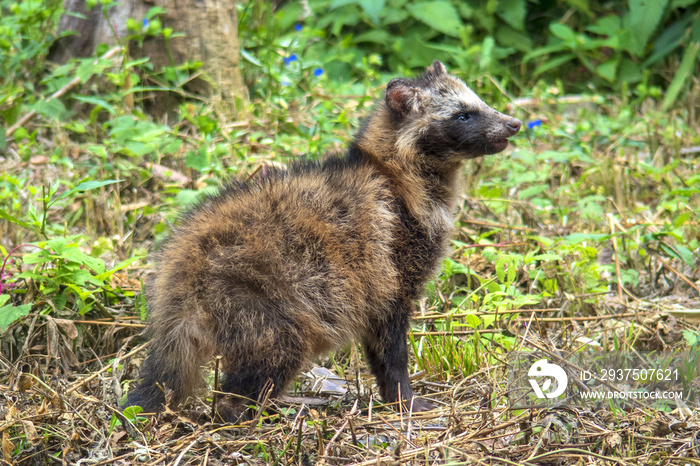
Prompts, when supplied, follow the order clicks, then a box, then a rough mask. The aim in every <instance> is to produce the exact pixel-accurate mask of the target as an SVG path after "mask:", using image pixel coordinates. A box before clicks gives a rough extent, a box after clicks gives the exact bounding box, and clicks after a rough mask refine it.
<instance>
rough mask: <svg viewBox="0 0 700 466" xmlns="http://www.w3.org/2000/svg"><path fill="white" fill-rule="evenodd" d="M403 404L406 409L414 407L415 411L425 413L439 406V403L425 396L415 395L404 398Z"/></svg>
mask: <svg viewBox="0 0 700 466" xmlns="http://www.w3.org/2000/svg"><path fill="white" fill-rule="evenodd" d="M402 404H403V408H404V409H405V410H406V411H410V410H411V409H412V410H413V412H414V413H424V412H426V411H432V410H433V409H435V408H437V405H436V404H435V403H433V402H432V401H428V400H426V399H424V398H418V397H417V396H414V397H413V398H412V399H410V400H404V401H403V403H402Z"/></svg>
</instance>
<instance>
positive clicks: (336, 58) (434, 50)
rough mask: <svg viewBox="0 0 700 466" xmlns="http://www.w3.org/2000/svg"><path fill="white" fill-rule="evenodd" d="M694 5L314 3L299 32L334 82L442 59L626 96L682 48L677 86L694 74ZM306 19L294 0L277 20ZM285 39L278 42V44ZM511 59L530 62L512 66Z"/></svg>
mask: <svg viewBox="0 0 700 466" xmlns="http://www.w3.org/2000/svg"><path fill="white" fill-rule="evenodd" d="M251 3H255V2H249V3H248V5H246V6H245V9H246V10H247V9H248V8H249V5H250V4H251ZM698 5H700V3H699V2H698V1H697V0H687V1H670V2H669V1H668V0H653V1H642V0H638V1H631V2H629V4H627V5H622V4H620V5H618V6H617V7H615V9H613V10H611V9H610V6H609V5H608V4H606V3H603V2H574V1H571V2H563V3H561V4H558V5H556V6H553V5H552V4H551V3H541V2H535V1H528V0H499V1H489V2H477V1H466V2H463V1H456V0H436V1H413V0H386V1H382V2H366V1H357V0H353V1H350V0H311V1H310V2H309V8H310V13H311V16H309V17H308V18H306V24H305V31H306V27H307V26H308V27H313V28H314V29H312V30H310V32H304V34H303V35H304V36H306V37H312V36H316V37H317V38H318V40H317V41H316V42H315V43H311V44H309V43H307V44H306V45H307V46H308V49H309V52H310V53H309V55H313V56H315V57H320V60H319V61H320V62H322V63H323V64H324V67H325V68H326V69H327V70H328V71H329V73H330V74H331V77H332V78H333V79H348V77H350V76H354V75H358V74H360V72H362V69H361V68H360V69H358V68H357V64H359V63H363V62H366V61H367V59H368V51H370V52H372V55H369V59H370V60H371V61H372V62H373V63H375V64H379V63H381V65H382V66H383V68H384V69H386V70H388V71H390V72H391V73H399V74H403V73H405V72H406V70H408V69H411V70H418V69H420V68H422V67H424V66H425V65H426V63H430V62H431V61H432V60H433V59H436V58H437V59H440V60H442V61H443V62H445V63H446V64H447V65H448V67H449V68H453V69H454V68H456V69H459V70H461V71H462V72H466V73H467V74H468V75H470V76H478V75H483V74H495V75H515V77H516V78H517V81H519V82H521V83H526V82H528V81H531V80H532V78H533V77H534V78H537V77H539V76H541V75H543V74H544V73H548V74H550V75H551V74H552V73H555V74H556V75H557V76H560V77H562V78H565V79H566V80H567V82H570V83H571V84H572V85H573V86H576V87H578V88H584V87H586V86H588V85H589V83H590V82H591V81H592V82H594V83H595V84H596V85H597V86H600V87H603V88H605V87H607V88H613V89H615V90H620V89H621V87H620V86H622V85H623V83H625V84H624V85H629V84H630V83H632V84H636V83H640V82H645V83H646V80H647V79H648V76H649V75H652V76H653V81H654V82H655V83H658V82H661V80H660V78H661V77H662V76H663V75H665V70H664V69H663V68H661V67H659V66H658V64H659V63H660V62H661V61H662V60H664V59H667V58H670V57H673V56H676V55H679V54H681V53H682V52H683V48H684V45H685V44H689V45H690V46H689V47H686V49H685V55H684V56H685V59H686V67H687V68H686V69H683V70H679V75H680V76H678V75H677V80H679V81H680V82H681V83H682V82H684V81H685V80H687V78H688V77H689V76H690V75H692V70H693V69H695V67H696V66H697V64H698V54H697V50H691V49H692V44H693V43H695V42H699V41H700V15H698V14H697V11H698V8H697V6H698ZM304 14H308V12H307V13H305V12H303V11H301V10H300V6H299V5H298V4H297V3H296V2H291V3H290V4H288V5H286V6H285V7H284V8H282V10H281V11H280V12H279V13H277V17H278V18H279V20H280V23H279V24H281V25H283V26H284V25H291V21H296V20H297V18H298V17H299V16H300V15H304ZM290 18H291V20H290ZM282 32H284V30H283V31H282ZM654 38H655V39H654ZM288 40H289V39H288V38H287V37H285V36H282V39H281V40H280V42H284V41H287V43H289V42H288ZM267 45H268V46H269V45H271V44H270V43H269V42H268V44H267ZM329 45H330V46H331V47H329ZM505 59H508V62H510V63H520V62H523V63H525V64H526V65H528V66H526V67H525V66H521V67H515V66H511V67H510V68H508V67H506V66H505V63H506V62H505ZM581 67H583V70H585V72H584V73H582V72H581V71H582V69H581ZM646 84H648V83H646ZM646 84H645V85H646ZM679 86H681V84H679ZM668 99H669V101H670V102H671V103H672V102H673V101H674V100H675V98H674V97H673V96H672V97H669V98H668Z"/></svg>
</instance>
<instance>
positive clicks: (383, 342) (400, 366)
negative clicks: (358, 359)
mask: <svg viewBox="0 0 700 466" xmlns="http://www.w3.org/2000/svg"><path fill="white" fill-rule="evenodd" d="M392 311H393V312H392V313H391V316H390V317H389V318H388V319H387V320H382V321H375V322H374V323H373V325H372V327H371V329H370V331H369V333H368V334H367V335H366V336H365V338H364V340H363V345H364V348H365V352H366V353H367V359H368V360H369V365H370V368H371V370H372V373H373V374H374V376H375V377H376V379H377V385H379V392H380V394H381V396H382V399H383V400H384V401H385V402H387V403H393V402H396V401H399V400H401V401H402V403H403V405H404V407H405V408H406V409H408V408H410V407H411V398H413V390H411V382H410V380H409V378H408V345H407V344H406V334H407V332H408V325H409V320H410V315H411V305H410V304H403V305H402V304H398V303H397V304H395V305H394V306H393V309H392ZM434 407H435V406H434V405H433V404H432V403H430V402H429V401H426V400H423V399H420V398H414V400H413V411H414V412H420V411H428V410H430V409H433V408H434Z"/></svg>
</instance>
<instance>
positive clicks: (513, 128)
mask: <svg viewBox="0 0 700 466" xmlns="http://www.w3.org/2000/svg"><path fill="white" fill-rule="evenodd" d="M522 125H523V122H522V121H520V120H518V119H517V118H511V119H510V121H509V122H508V123H506V127H507V128H508V131H510V135H511V136H512V135H514V134H515V133H517V132H518V131H520V127H521V126H522Z"/></svg>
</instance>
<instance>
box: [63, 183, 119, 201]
mask: <svg viewBox="0 0 700 466" xmlns="http://www.w3.org/2000/svg"><path fill="white" fill-rule="evenodd" d="M122 181H124V180H105V181H84V182H82V183H80V184H79V185H78V186H76V187H75V188H73V189H71V190H69V191H66V192H65V193H63V194H61V195H60V196H58V197H57V198H56V199H54V200H53V201H51V203H52V204H53V203H54V202H56V201H58V200H60V199H64V198H66V197H68V196H70V195H72V194H75V193H81V194H82V193H83V192H85V191H90V190H91V189H95V188H101V187H102V186H107V185H109V184H114V183H121V182H122Z"/></svg>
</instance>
